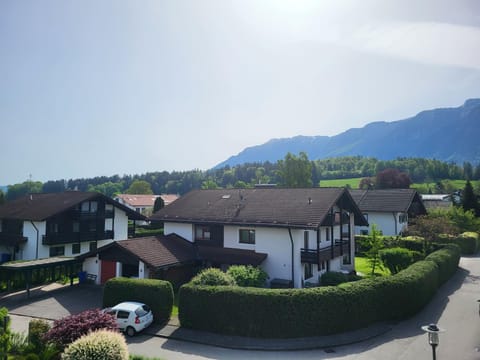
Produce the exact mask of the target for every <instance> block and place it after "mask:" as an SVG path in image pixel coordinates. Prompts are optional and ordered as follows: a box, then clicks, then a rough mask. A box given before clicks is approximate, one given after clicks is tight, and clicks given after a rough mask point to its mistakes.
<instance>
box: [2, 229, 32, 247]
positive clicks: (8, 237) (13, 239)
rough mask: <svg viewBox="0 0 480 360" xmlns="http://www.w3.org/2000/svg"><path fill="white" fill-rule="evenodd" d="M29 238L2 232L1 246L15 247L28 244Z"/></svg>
mask: <svg viewBox="0 0 480 360" xmlns="http://www.w3.org/2000/svg"><path fill="white" fill-rule="evenodd" d="M27 240H28V239H27V238H26V237H25V236H23V235H21V234H12V233H4V232H0V245H3V246H15V245H18V244H23V243H25V242H27Z"/></svg>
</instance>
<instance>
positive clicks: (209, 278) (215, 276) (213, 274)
mask: <svg viewBox="0 0 480 360" xmlns="http://www.w3.org/2000/svg"><path fill="white" fill-rule="evenodd" d="M190 283H191V284H192V285H212V286H213V285H215V286H220V285H223V286H232V285H236V282H235V279H234V278H233V277H232V276H231V275H229V274H227V273H224V272H223V271H222V270H220V269H217V268H208V269H204V270H202V271H200V272H199V273H198V274H197V275H195V276H194V277H193V279H192V280H190Z"/></svg>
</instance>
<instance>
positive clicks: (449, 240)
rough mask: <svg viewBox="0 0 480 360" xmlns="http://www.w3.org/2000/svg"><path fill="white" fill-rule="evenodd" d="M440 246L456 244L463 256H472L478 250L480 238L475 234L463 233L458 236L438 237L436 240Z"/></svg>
mask: <svg viewBox="0 0 480 360" xmlns="http://www.w3.org/2000/svg"><path fill="white" fill-rule="evenodd" d="M435 241H436V242H437V243H441V244H456V245H458V246H459V247H460V251H461V253H462V254H463V255H473V254H476V253H477V252H478V250H479V249H480V238H479V235H478V233H476V232H465V233H463V234H460V235H458V236H448V235H440V236H439V237H438V238H437V239H436V240H435Z"/></svg>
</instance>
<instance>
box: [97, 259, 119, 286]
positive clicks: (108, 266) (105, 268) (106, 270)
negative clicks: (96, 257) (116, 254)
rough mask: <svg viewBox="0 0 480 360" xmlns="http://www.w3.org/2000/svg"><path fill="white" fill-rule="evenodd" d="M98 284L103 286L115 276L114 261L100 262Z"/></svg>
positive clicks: (115, 264)
mask: <svg viewBox="0 0 480 360" xmlns="http://www.w3.org/2000/svg"><path fill="white" fill-rule="evenodd" d="M101 274H102V275H101V277H100V283H102V284H105V283H106V282H107V280H109V279H111V278H114V277H115V276H116V275H117V263H116V261H108V260H102V271H101Z"/></svg>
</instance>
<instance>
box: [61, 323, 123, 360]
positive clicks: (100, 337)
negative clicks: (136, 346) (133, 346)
mask: <svg viewBox="0 0 480 360" xmlns="http://www.w3.org/2000/svg"><path fill="white" fill-rule="evenodd" d="M62 359H63V360H92V359H102V360H128V359H129V353H128V347H127V343H126V341H125V338H124V337H123V335H122V334H120V333H118V332H115V331H111V330H96V331H93V332H91V333H89V334H87V335H84V336H82V337H80V338H78V339H77V340H75V341H74V342H73V343H72V344H70V345H69V346H68V347H67V348H66V349H65V352H64V353H63V354H62Z"/></svg>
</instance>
